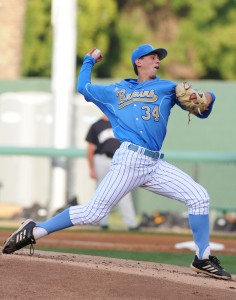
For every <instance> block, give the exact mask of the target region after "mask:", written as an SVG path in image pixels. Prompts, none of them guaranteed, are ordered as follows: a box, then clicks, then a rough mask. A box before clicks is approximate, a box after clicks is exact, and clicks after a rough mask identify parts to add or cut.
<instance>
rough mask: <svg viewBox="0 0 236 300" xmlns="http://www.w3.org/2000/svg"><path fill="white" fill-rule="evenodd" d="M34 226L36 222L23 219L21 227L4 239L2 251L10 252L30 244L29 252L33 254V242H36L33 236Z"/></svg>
mask: <svg viewBox="0 0 236 300" xmlns="http://www.w3.org/2000/svg"><path fill="white" fill-rule="evenodd" d="M35 226H36V223H35V222H34V221H33V220H31V219H28V220H25V221H24V222H23V223H22V225H21V227H20V228H19V229H18V230H17V231H15V232H14V233H13V234H12V235H10V236H9V238H8V239H7V240H6V241H5V243H4V246H3V249H2V253H5V254H11V253H13V252H15V251H17V250H19V249H21V248H24V247H25V246H28V245H31V248H30V254H33V251H32V249H33V244H35V243H36V241H35V238H34V236H33V229H34V227H35ZM31 251H32V253H31Z"/></svg>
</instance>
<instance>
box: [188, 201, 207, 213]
mask: <svg viewBox="0 0 236 300" xmlns="http://www.w3.org/2000/svg"><path fill="white" fill-rule="evenodd" d="M209 206H210V198H209V197H207V198H201V199H194V200H192V201H191V202H190V203H189V204H188V213H189V214H192V215H207V214H209Z"/></svg>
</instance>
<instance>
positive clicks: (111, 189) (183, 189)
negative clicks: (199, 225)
mask: <svg viewBox="0 0 236 300" xmlns="http://www.w3.org/2000/svg"><path fill="white" fill-rule="evenodd" d="M129 144H130V143H128V142H124V143H122V145H121V147H120V148H119V149H118V150H117V151H116V153H115V155H114V157H113V160H112V165H111V167H110V169H109V172H108V174H107V175H106V176H105V178H104V179H103V180H102V182H101V183H100V185H99V186H98V188H97V191H96V193H95V195H94V197H93V198H92V200H91V201H90V202H89V203H87V204H83V205H78V206H72V207H71V208H70V217H71V221H72V223H73V224H87V223H96V222H98V221H99V220H100V219H102V218H103V217H104V216H106V215H107V214H108V213H109V212H110V211H111V210H112V208H113V207H114V206H115V205H116V204H117V203H118V202H119V200H120V199H122V198H123V197H124V195H126V194H127V193H128V192H130V191H131V190H133V189H134V188H136V187H138V186H140V187H143V188H145V189H147V190H149V191H151V192H153V193H156V194H159V195H162V196H165V197H168V198H171V199H175V200H178V201H180V202H182V203H184V204H185V205H187V206H188V210H189V213H190V214H208V212H209V196H208V193H207V191H206V190H205V189H204V188H203V187H202V186H201V185H199V184H198V183H196V182H195V181H194V180H193V179H192V178H191V177H190V176H189V175H187V174H185V173H184V172H183V171H181V170H180V169H178V168H176V167H175V166H173V165H171V164H169V163H167V162H166V161H164V160H161V159H153V158H150V157H148V156H145V155H144V154H143V152H144V150H145V149H144V148H142V147H140V148H139V151H138V152H133V151H131V150H129V149H128V145H129Z"/></svg>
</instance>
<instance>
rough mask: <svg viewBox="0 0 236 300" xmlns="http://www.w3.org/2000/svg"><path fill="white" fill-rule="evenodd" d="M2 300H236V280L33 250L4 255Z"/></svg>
mask: <svg viewBox="0 0 236 300" xmlns="http://www.w3.org/2000/svg"><path fill="white" fill-rule="evenodd" d="M0 266H1V270H2V272H1V273H0V286H1V299H26V300H27V299H34V300H37V299H44V300H45V299H53V300H56V299H68V300H70V299H83V300H87V299H96V300H97V299H103V300H106V299H107V300H108V299H109V300H111V299H112V300H113V299H114V300H116V299H122V300H124V299H135V300H137V299H155V300H156V299H165V300H166V299H167V300H168V299H176V298H177V299H186V300H189V299H198V300H199V299H208V300H209V299H214V300H218V299H222V298H227V299H228V300H230V299H235V295H236V276H234V277H233V280H231V281H224V280H217V279H214V278H209V277H207V276H204V275H198V274H196V273H194V272H193V271H192V270H191V269H190V268H184V267H177V266H172V265H164V264H157V263H149V262H137V261H130V260H124V259H112V258H104V257H96V256H87V255H75V254H62V253H60V254H58V253H55V252H44V251H38V250H37V252H36V253H35V255H34V256H29V251H28V250H25V249H24V250H20V251H19V252H17V253H16V254H13V255H4V254H1V255H0Z"/></svg>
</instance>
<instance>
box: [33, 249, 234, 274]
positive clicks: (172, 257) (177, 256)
mask: <svg viewBox="0 0 236 300" xmlns="http://www.w3.org/2000/svg"><path fill="white" fill-rule="evenodd" d="M37 249H39V250H43V251H54V252H64V253H72V254H83V255H93V256H103V257H111V258H121V259H129V260H136V261H148V262H154V263H162V264H171V265H177V266H183V267H189V266H190V264H191V262H192V260H193V258H194V254H193V253H175V252H171V253H170V252H142V251H118V250H87V249H71V248H46V247H40V248H37ZM217 258H219V260H220V261H221V263H222V266H224V268H225V269H226V270H227V271H228V272H230V273H231V274H236V255H230V254H217Z"/></svg>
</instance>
